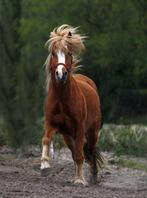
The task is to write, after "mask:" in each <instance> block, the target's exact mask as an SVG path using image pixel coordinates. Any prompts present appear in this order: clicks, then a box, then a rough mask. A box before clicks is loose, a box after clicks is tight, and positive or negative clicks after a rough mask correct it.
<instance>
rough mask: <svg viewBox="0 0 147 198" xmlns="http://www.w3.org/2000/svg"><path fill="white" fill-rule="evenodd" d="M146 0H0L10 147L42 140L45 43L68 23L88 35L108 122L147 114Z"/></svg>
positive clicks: (88, 59) (2, 108)
mask: <svg viewBox="0 0 147 198" xmlns="http://www.w3.org/2000/svg"><path fill="white" fill-rule="evenodd" d="M146 22H147V2H146V1H145V0H140V1H137V0H134V1H132V0H129V1H124V0H119V1H117V0H114V1H110V0H101V1H99V0H94V1H90V0H77V1H73V0H71V1H65V2H64V3H63V1H61V0H50V1H48V0H44V1H39V0H27V1H25V0H13V1H10V0H1V1H0V51H1V55H0V59H1V60H0V68H1V72H0V101H1V102H0V118H2V120H3V126H4V128H5V131H7V136H8V137H9V142H10V144H11V145H13V146H15V147H18V146H21V145H23V144H30V143H31V144H32V143H38V141H39V138H40V136H41V134H42V133H43V127H42V125H43V123H42V121H43V119H42V118H43V102H44V98H45V94H46V93H45V91H44V84H45V75H44V67H43V65H44V62H45V59H46V57H47V50H45V49H44V43H45V41H46V40H47V39H48V36H49V33H50V32H51V30H52V29H53V28H54V27H56V26H58V25H61V24H64V23H66V24H70V25H72V26H80V27H81V31H82V33H85V34H86V35H87V36H88V38H87V41H86V51H85V53H84V54H83V61H82V64H83V65H84V67H83V69H82V71H81V72H82V73H84V74H86V75H88V76H90V77H91V78H92V79H93V80H94V81H95V82H96V84H97V86H98V89H99V92H100V96H101V103H102V111H103V118H104V121H108V122H117V120H120V118H121V117H124V116H126V115H127V116H134V117H135V116H136V115H138V114H139V115H141V116H144V115H145V114H146V113H147V108H146V100H147V88H146V87H147V78H146V76H147V56H146V54H147V47H146V46H147V34H146V32H147V26H146Z"/></svg>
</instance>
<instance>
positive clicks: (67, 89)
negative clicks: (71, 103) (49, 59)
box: [51, 76, 73, 103]
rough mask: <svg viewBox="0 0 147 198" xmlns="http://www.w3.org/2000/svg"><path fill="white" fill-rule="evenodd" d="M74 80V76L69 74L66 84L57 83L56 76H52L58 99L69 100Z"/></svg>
mask: <svg viewBox="0 0 147 198" xmlns="http://www.w3.org/2000/svg"><path fill="white" fill-rule="evenodd" d="M72 80H73V78H72V76H69V77H68V79H67V81H66V82H65V83H64V84H60V83H57V82H56V80H55V79H54V78H52V83H51V86H52V89H53V93H54V96H55V97H56V99H57V100H60V101H61V102H63V103H64V102H67V101H68V99H69V98H70V96H71V84H72V83H71V81H72Z"/></svg>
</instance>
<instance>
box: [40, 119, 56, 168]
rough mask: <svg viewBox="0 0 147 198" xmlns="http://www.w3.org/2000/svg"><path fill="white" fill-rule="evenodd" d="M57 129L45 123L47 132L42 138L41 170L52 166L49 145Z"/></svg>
mask: <svg viewBox="0 0 147 198" xmlns="http://www.w3.org/2000/svg"><path fill="white" fill-rule="evenodd" d="M54 132H55V130H54V129H53V128H51V127H49V126H48V124H47V123H45V134H44V136H43V138H42V156H41V167H40V169H41V170H44V169H47V168H50V164H49V146H50V143H51V139H52V136H53V134H54Z"/></svg>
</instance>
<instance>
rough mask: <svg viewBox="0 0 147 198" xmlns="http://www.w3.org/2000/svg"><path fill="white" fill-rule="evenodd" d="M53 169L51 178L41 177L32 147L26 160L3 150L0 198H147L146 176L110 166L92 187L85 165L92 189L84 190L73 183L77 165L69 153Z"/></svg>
mask: <svg viewBox="0 0 147 198" xmlns="http://www.w3.org/2000/svg"><path fill="white" fill-rule="evenodd" d="M105 155H106V157H108V158H110V155H109V154H105ZM51 165H52V166H51V168H50V171H49V172H48V175H47V176H42V175H41V173H40V149H39V148H33V147H32V151H29V152H28V153H26V155H25V157H22V156H21V155H19V156H18V155H17V157H16V155H15V154H14V153H13V152H12V151H11V150H10V149H9V148H6V147H5V148H0V198H6V197H7V198H13V197H14V198H18V197H24V198H25V197H30V198H47V197H49V198H57V197H58V198H63V197H64V198H145V197H146V198H147V172H144V171H139V170H133V169H129V168H122V167H118V166H117V165H112V164H108V165H107V166H106V167H105V168H104V169H103V170H101V171H100V172H99V174H98V182H97V183H96V184H95V185H92V184H90V181H89V177H90V176H89V168H88V165H87V164H84V174H85V178H86V180H87V181H88V182H89V186H86V187H83V186H81V185H74V184H73V183H71V182H70V181H71V180H72V178H73V176H74V164H73V162H72V159H71V155H70V152H69V151H68V150H67V149H62V150H61V152H60V153H56V154H55V158H54V159H52V162H51Z"/></svg>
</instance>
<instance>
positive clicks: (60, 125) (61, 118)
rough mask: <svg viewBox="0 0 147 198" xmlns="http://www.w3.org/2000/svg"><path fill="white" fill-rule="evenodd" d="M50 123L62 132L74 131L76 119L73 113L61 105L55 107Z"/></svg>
mask: <svg viewBox="0 0 147 198" xmlns="http://www.w3.org/2000/svg"><path fill="white" fill-rule="evenodd" d="M50 123H51V125H52V126H53V127H55V128H56V129H57V130H58V132H60V133H70V132H72V133H73V131H74V120H73V119H72V116H71V113H70V112H69V111H68V110H67V109H64V108H63V107H62V106H61V105H58V106H56V107H55V109H54V111H53V112H52V116H51V118H50Z"/></svg>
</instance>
